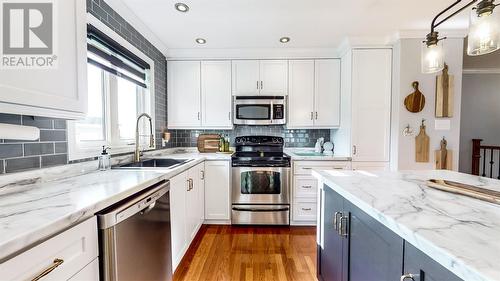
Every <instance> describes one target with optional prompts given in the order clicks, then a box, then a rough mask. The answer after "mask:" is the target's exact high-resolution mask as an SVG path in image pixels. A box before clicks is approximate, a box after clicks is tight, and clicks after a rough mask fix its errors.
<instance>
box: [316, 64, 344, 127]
mask: <svg viewBox="0 0 500 281" xmlns="http://www.w3.org/2000/svg"><path fill="white" fill-rule="evenodd" d="M314 83H315V84H314V85H315V87H314V88H315V91H314V92H315V95H314V108H315V113H314V127H315V128H326V129H329V128H336V127H339V126H340V110H341V108H340V60H338V59H322V60H315V61H314Z"/></svg>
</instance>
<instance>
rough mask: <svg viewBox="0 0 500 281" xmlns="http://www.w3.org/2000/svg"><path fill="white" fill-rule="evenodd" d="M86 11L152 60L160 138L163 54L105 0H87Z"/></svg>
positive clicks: (163, 110) (158, 135) (163, 119)
mask: <svg viewBox="0 0 500 281" xmlns="http://www.w3.org/2000/svg"><path fill="white" fill-rule="evenodd" d="M87 12H88V13H90V14H92V15H93V16H95V17H96V18H98V19H99V20H100V21H101V22H103V23H104V24H105V25H107V26H108V27H109V28H111V29H113V30H114V31H115V32H116V33H118V34H119V35H120V36H122V37H123V38H125V39H126V40H127V41H128V42H130V43H131V44H132V45H133V46H134V47H136V48H138V49H139V50H141V51H143V52H144V53H145V54H146V55H147V56H148V57H150V58H151V59H152V60H153V61H154V71H155V81H154V87H155V128H156V134H155V136H156V139H157V140H161V132H162V131H163V128H165V127H166V126H167V72H166V70H167V61H166V58H165V56H164V55H163V54H162V53H161V51H160V50H158V49H157V48H155V47H154V46H153V44H151V43H150V42H149V41H148V40H147V39H146V38H144V36H142V35H141V34H140V33H139V31H137V30H136V29H135V28H134V27H133V26H132V25H130V24H129V23H128V22H127V21H126V20H125V19H124V18H122V17H121V16H120V15H119V14H118V13H117V12H115V11H114V10H113V9H112V8H111V7H110V6H109V5H108V4H107V3H106V2H105V1H103V0H87ZM156 145H157V148H160V146H161V141H157V142H156Z"/></svg>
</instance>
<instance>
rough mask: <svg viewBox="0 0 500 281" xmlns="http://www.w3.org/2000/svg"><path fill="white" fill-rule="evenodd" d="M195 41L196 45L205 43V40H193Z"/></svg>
mask: <svg viewBox="0 0 500 281" xmlns="http://www.w3.org/2000/svg"><path fill="white" fill-rule="evenodd" d="M195 41H196V43H198V44H205V43H207V40H205V39H203V38H196V40H195Z"/></svg>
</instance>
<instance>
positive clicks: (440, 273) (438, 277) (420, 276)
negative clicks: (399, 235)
mask: <svg viewBox="0 0 500 281" xmlns="http://www.w3.org/2000/svg"><path fill="white" fill-rule="evenodd" d="M404 274H405V276H407V278H406V279H404V278H401V280H405V281H411V280H412V278H413V280H414V281H461V280H462V279H460V278H458V277H457V276H456V275H455V274H453V273H452V272H450V271H449V270H447V269H446V268H444V267H443V266H442V265H440V264H439V263H437V262H436V261H434V260H433V259H431V258H430V257H429V256H427V255H426V254H424V253H423V252H421V251H420V250H419V249H417V248H415V247H414V246H413V245H411V244H410V243H408V242H405V255H404ZM410 276H411V277H410Z"/></svg>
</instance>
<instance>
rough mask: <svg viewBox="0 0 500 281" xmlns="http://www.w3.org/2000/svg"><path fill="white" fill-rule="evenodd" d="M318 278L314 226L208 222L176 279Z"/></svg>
mask: <svg viewBox="0 0 500 281" xmlns="http://www.w3.org/2000/svg"><path fill="white" fill-rule="evenodd" d="M197 280H200V281H215V280H217V281H226V280H227V281H240V280H241V281H257V280H258V281H268V280H269V281H316V280H317V279H316V229H315V228H314V227H236V226H234V227H233V226H215V225H210V226H203V227H202V229H201V230H200V232H199V233H198V235H197V237H196V238H195V241H193V243H192V245H191V247H190V249H189V250H188V252H187V253H186V255H185V256H184V258H183V260H182V261H181V263H180V264H179V266H178V267H177V270H176V272H175V275H174V281H197Z"/></svg>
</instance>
